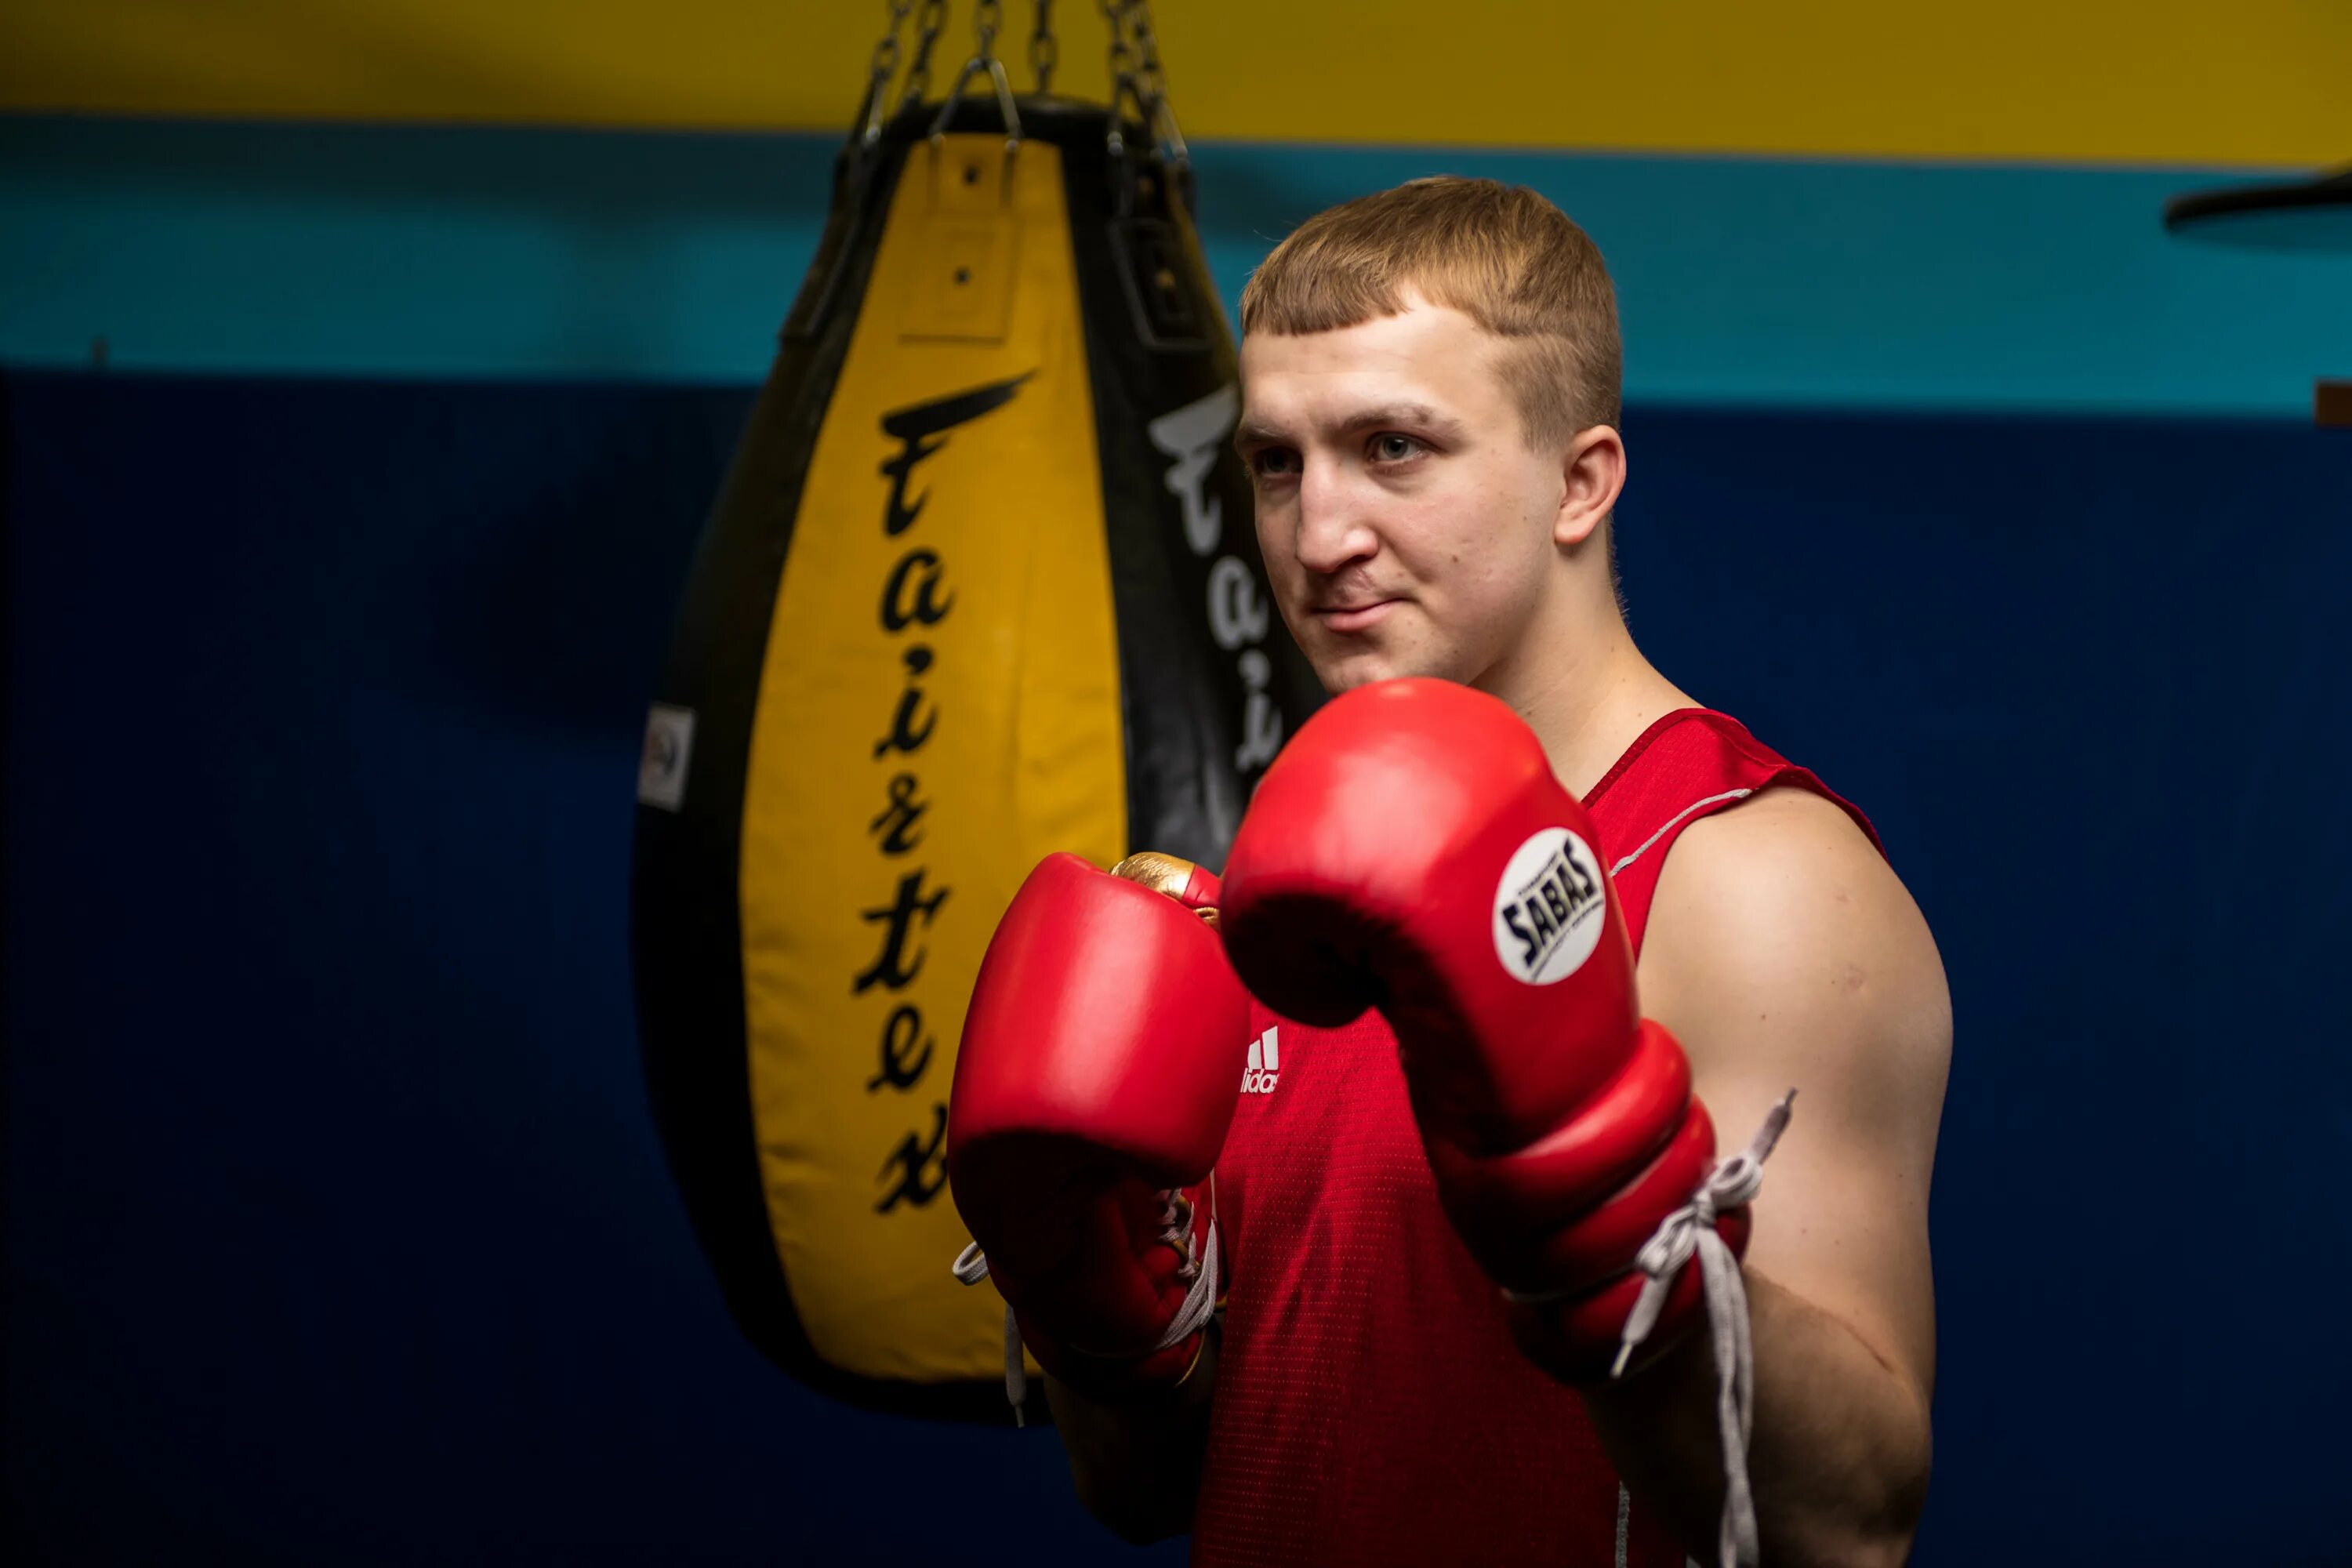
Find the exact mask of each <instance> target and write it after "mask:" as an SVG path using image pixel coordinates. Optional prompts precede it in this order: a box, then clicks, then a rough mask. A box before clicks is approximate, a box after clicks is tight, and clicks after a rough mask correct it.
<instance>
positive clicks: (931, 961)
mask: <svg viewBox="0 0 2352 1568" xmlns="http://www.w3.org/2000/svg"><path fill="white" fill-rule="evenodd" d="M908 9H909V7H908V5H906V4H904V3H903V0H902V3H900V4H898V5H894V6H893V12H894V23H895V21H897V20H903V18H904V17H905V16H906V15H907V13H908ZM940 9H942V8H941V7H936V6H934V7H927V10H926V16H927V18H928V21H927V25H926V26H925V28H924V32H923V36H922V38H921V40H920V43H919V54H918V56H917V58H916V61H915V65H914V67H913V68H912V70H911V72H910V83H909V87H908V90H907V91H906V92H905V93H903V94H902V95H901V98H900V103H899V108H898V111H897V112H896V113H892V114H885V113H884V111H883V97H884V94H885V93H886V92H887V89H889V87H890V85H891V81H890V78H891V74H892V73H891V71H890V70H889V69H888V68H887V67H888V64H889V63H891V62H892V61H894V59H895V53H896V49H895V44H896V37H895V26H894V33H893V35H892V37H890V39H889V40H888V42H889V44H890V45H891V46H892V47H891V48H890V50H889V51H888V53H887V55H886V54H885V53H884V52H882V51H877V67H876V70H875V75H874V81H873V83H872V86H871V87H870V89H869V95H868V104H867V111H866V114H864V115H863V116H861V123H860V125H859V126H858V128H857V129H856V131H855V132H853V134H852V136H851V139H850V141H849V142H848V144H847V145H846V146H845V149H844V151H843V153H842V155H841V158H840V160H839V163H838V166H837V171H836V179H835V191H834V197H833V205H832V210H831V216H830V218H829V220H828V222H827V225H826V227H825V230H824V237H823V239H822V241H821V243H820V245H819V248H818V251H817V255H816V258H815V260H814V263H813V264H812V266H811V268H810V269H809V272H808V275H807V277H806V278H805V279H804V280H803V283H802V286H801V290H800V294H799V296H798V298H797V299H796V300H794V302H793V308H792V311H791V314H790V316H789V318H788V319H787V321H786V322H785V326H784V331H783V338H782V351H781V353H779V355H778V357H777V359H776V362H775V366H774V369H773V370H772V373H771V374H770V375H769V377H768V380H767V384H766V386H765V388H764V389H763V390H762V392H761V395H760V398H759V401H758V403H757V405H755V407H754V408H753V410H752V413H751V420H750V424H749V426H748V427H747V428H746V430H745V432H744V435H743V437H742V443H741V446H740V448H739V449H738V451H737V453H736V456H735V459H734V462H733V465H732V467H731V468H730V472H729V474H728V477H727V480H726V483H725V486H724V489H723V490H722V492H721V494H720V496H719V501H718V503H717V506H716V508H715V510H714V511H713V513H712V515H711V518H710V520H709V524H708V526H707V529H706V531H705V532H704V535H703V538H702V541H701V542H700V545H699V547H698V552H697V554H696V557H695V561H694V564H693V567H692V571H691V575H690V577H689V580H688V586H687V590H686V595H685V599H684V603H683V605H682V606H681V608H680V611H679V614H678V620H677V629H676V633H675V638H674V642H673V645H672V647H671V650H670V655H669V658H668V662H667V668H666V670H665V672H664V674H663V677H662V680H661V689H660V695H659V699H658V700H657V701H656V703H655V705H654V708H653V710H652V713H651V715H650V718H649V721H648V724H647V730H646V755H645V763H644V769H643V773H642V775H641V778H640V783H639V791H638V794H639V802H640V804H639V807H638V812H637V832H636V859H635V922H634V923H635V959H636V985H637V1003H638V1015H639V1028H640V1035H641V1038H642V1041H643V1046H644V1052H645V1062H646V1078H647V1080H648V1084H649V1087H650V1089H651V1093H652V1098H653V1103H654V1109H655V1112H656V1119H657V1121H658V1122H659V1125H660V1128H661V1132H662V1136H663V1140H664V1142H665V1144H666V1146H667V1152H668V1156H669V1161H670V1165H671V1168H672V1171H673V1173H675V1175H676V1178H677V1183H678V1185H679V1187H680V1189H681V1190H682V1192H683V1194H684V1195H685V1199H686V1204H687V1207H688V1212H689V1214H690V1215H691V1217H692V1219H693V1223H694V1226H695V1228H696V1231H697V1233H698V1236H699V1237H700V1239H701V1242H702V1246H703V1247H704V1250H705V1251H706V1253H707V1254H708V1256H709V1259H710V1262H711V1265H712V1267H713V1269H714V1271H715V1272H716V1274H717V1276H718V1278H719V1282H720V1285H721V1288H722V1289H723V1291H724V1294H725V1296H726V1299H727V1301H728V1304H729V1306H730V1310H731V1311H732V1312H733V1315H734V1317H735V1320H736V1321H737V1322H738V1323H739V1324H740V1327H741V1328H742V1330H743V1331H744V1332H745V1334H746V1335H748V1336H749V1337H750V1338H751V1341H752V1342H754V1343H755V1344H757V1345H758V1346H759V1347H760V1349H761V1351H762V1352H765V1353H766V1354H767V1355H768V1356H769V1357H770V1358H772V1360H774V1361H775V1362H777V1363H780V1364H781V1365H782V1366H783V1367H785V1368H786V1369H788V1370H789V1371H791V1372H792V1373H794V1374H796V1375H797V1376H799V1377H801V1378H802V1379H803V1380H804V1381H806V1382H808V1383H809V1384H813V1385H814V1386H815V1387H818V1388H820V1389H823V1390H824V1391H826V1392H828V1393H831V1394H836V1395H838V1396H841V1397H844V1398H846V1399H850V1400H853V1401H855V1402H856V1403H859V1404H862V1405H867V1406H869V1407H873V1408H881V1409H890V1410H901V1411H908V1412H916V1413H926V1414H933V1415H971V1416H975V1417H979V1416H985V1417H986V1418H988V1419H992V1420H1002V1419H1003V1414H1004V1407H1003V1381H1002V1375H1003V1353H1004V1344H1003V1308H1002V1305H1001V1303H1000V1302H999V1301H998V1300H997V1299H996V1297H995V1295H994V1293H993V1292H992V1291H986V1290H966V1289H961V1288H960V1287H959V1286H958V1285H957V1284H956V1283H955V1281H954V1279H952V1277H951V1275H950V1268H949V1265H950V1262H951V1261H952V1260H953V1258H954V1257H955V1255H956V1253H957V1251H958V1249H959V1248H960V1247H961V1246H962V1244H963V1242H964V1241H965V1239H966V1237H965V1236H964V1234H963V1232H962V1229H961V1223H960V1221H959V1220H958V1218H957V1215H956V1213H955V1209H954V1206H953V1205H952V1204H950V1202H949V1201H948V1200H947V1196H946V1190H945V1184H944V1177H943V1173H942V1168H941V1163H940V1162H941V1153H942V1135H943V1132H944V1131H945V1127H946V1120H947V1110H946V1106H947V1099H948V1088H949V1084H950V1079H952V1077H953V1073H954V1053H955V1047H956V1042H957V1040H958V1039H959V1037H960V1036H961V1030H962V1025H963V1014H964V1007H965V1004H966V1001H967V1000H968V998H969V996H970V994H971V983H972V978H973V976H974V974H975V973H976V972H977V970H978V967H979V963H980V958H981V954H982V951H983V950H984V948H985V947H986V945H987V942H988V939H989V936H990V933H991V932H992V930H993V929H994V926H995V922H996V920H997V918H998V916H999V915H1000V914H1001V913H1002V912H1003V909H1004V907H1005V906H1006V905H1007V904H1008V903H1009V902H1010V901H1011V900H1012V897H1013V892H1014V890H1015V889H1017V888H1018V887H1019V885H1020V883H1021V879H1022V878H1023V877H1024V875H1026V873H1027V872H1028V870H1029V869H1030V868H1031V867H1032V866H1034V864H1035V863H1036V861H1037V860H1038V859H1039V858H1041V857H1042V856H1044V855H1045V854H1046V853H1047V852H1048V851H1052V850H1057V849H1061V850H1071V851H1075V852H1076V853H1078V854H1081V855H1084V856H1086V857H1087V858H1091V859H1093V860H1094V861H1096V862H1097V863H1098V864H1102V865H1108V864H1109V863H1110V862H1112V861H1114V860H1117V859H1118V858H1120V857H1121V856H1123V855H1125V854H1126V853H1127V852H1128V851H1129V850H1130V849H1134V848H1146V847H1148V848H1155V849H1163V850H1167V851H1169V852H1171V853H1173V854H1176V855H1181V856H1183V857H1185V858H1190V859H1194V860H1199V861H1202V862H1205V863H1207V864H1210V865H1212V866H1215V865H1219V864H1222V863H1223V857H1224V851H1225V847H1226V845H1227V843H1228V841H1229V839H1230V837H1231V835H1232V833H1233V831H1234V826H1235V825H1236V823H1237V821H1238V819H1239V816H1240V814H1241V810H1242V807H1243V805H1244V802H1245V801H1246V799H1247V798H1248V794H1249V790H1250V787H1251V785H1252V784H1254V783H1255V779H1256V777H1257V775H1258V773H1260V771H1261V770H1263V769H1264V767H1265V764H1266V763H1268V762H1269V761H1271V760H1272V758H1273V756H1274V753H1275V752H1276V749H1277V748H1278V747H1279V746H1280V745H1281V743H1282V742H1283V740H1284V738H1285V736H1286V733H1287V732H1288V731H1289V730H1290V729H1291V728H1292V727H1294V726H1295V725H1296V723H1297V721H1299V720H1300V719H1302V718H1304V717H1305V715H1306V713H1307V711H1308V710H1309V709H1310V708H1311V707H1312V705H1313V703H1314V702H1315V700H1317V698H1318V691H1317V689H1316V687H1315V684H1314V681H1313V678H1312V675H1311V673H1310V672H1309V671H1308V670H1307V668H1306V666H1305V664H1304V661H1303V660H1302V659H1301V658H1299V656H1298V654H1297V650H1296V649H1295V647H1293V646H1292V645H1291V644H1290V642H1289V640H1288V637H1287V636H1286V633H1285V631H1284V629H1283V626H1282V623H1281V619H1280V617H1279V616H1278V614H1277V613H1276V608H1275V605H1274V604H1273V602H1272V599H1271V597H1270V596H1269V595H1268V592H1267V589H1266V586H1265V574H1264V570H1263V567H1262V565H1261V563H1260V562H1259V560H1258V556H1257V552H1256V545H1255V537H1254V534H1253V531H1252V528H1251V521H1250V497H1249V488H1248V479H1247V477H1246V476H1245V475H1244V473H1242V472H1241V471H1240V468H1239V467H1238V464H1237V462H1236V459H1235V458H1234V455H1233V452H1232V449H1231V447H1230V445H1229V441H1230V437H1231V436H1232V432H1233V427H1234V420H1235V417H1236V414H1237V412H1238V395H1237V389H1236V386H1235V382H1234V348H1233V343H1232V341H1231V337H1230V334H1229V331H1228V329H1227V328H1226V326H1225V323H1224V319H1223V312H1222V310H1221V309H1220V307H1219V305H1218V302H1217V299H1216V296H1215V294H1214V292H1213V289H1212V285H1211V283H1210V280H1209V277H1208V273H1207V269H1206V267H1205V265H1204V264H1203V262H1202V257H1201V252H1200V247H1199V244H1198V242H1197V239H1196V238H1195V236H1194V233H1193V229H1192V219H1191V216H1190V212H1189V210H1188V206H1189V189H1190V184H1189V172H1188V170H1187V168H1186V166H1185V163H1184V160H1183V159H1182V157H1181V140H1179V139H1177V138H1175V136H1174V134H1173V122H1172V120H1171V119H1170V118H1169V117H1168V116H1167V112H1166V108H1165V101H1164V98H1163V97H1162V95H1161V94H1160V91H1159V88H1158V82H1159V77H1158V72H1157V68H1156V66H1157V62H1156V60H1150V70H1149V72H1148V74H1147V72H1146V71H1145V70H1144V68H1143V66H1144V62H1145V61H1146V59H1147V58H1148V54H1147V51H1148V50H1149V45H1150V34H1149V23H1148V19H1147V18H1145V17H1143V16H1142V15H1141V8H1140V6H1139V5H1134V4H1128V5H1108V6H1107V7H1106V10H1107V11H1108V14H1109V15H1110V16H1111V17H1112V20H1113V23H1114V35H1113V37H1114V46H1115V47H1114V51H1113V63H1114V77H1113V79H1114V81H1115V82H1116V83H1117V84H1118V91H1117V95H1116V96H1117V101H1116V102H1115V105H1114V107H1113V108H1111V109H1108V110H1106V109H1104V108H1102V107H1097V106H1092V105H1087V104H1081V103H1076V102H1073V101H1070V100H1065V99H1058V98H1053V97H1048V96H1045V94H1044V93H1043V92H1042V91H1041V92H1039V93H1037V94H1034V95H1030V96H1027V97H1024V98H1020V99H1017V100H1016V99H1015V98H1014V97H1013V94H1012V92H1011V90H1010V89H1009V88H1008V86H1007V85H1006V81H1005V77H1004V72H1003V67H1002V65H1000V64H999V63H997V61H996V60H995V58H994V56H993V50H992V33H993V30H994V13H995V7H994V6H993V5H982V7H981V15H980V17H979V21H980V24H981V26H980V29H979V31H980V34H981V47H980V50H979V53H978V54H977V55H976V56H975V57H974V58H972V60H971V62H970V63H968V64H967V65H966V66H965V68H964V69H963V71H962V72H961V75H960V76H959V78H958V79H957V83H956V87H955V89H954V90H952V91H950V93H949V94H948V95H947V98H946V99H945V100H944V101H943V102H940V103H926V102H924V101H923V94H922V89H921V86H920V78H921V76H922V73H923V70H924V68H925V67H926V65H927V63H928V61H929V55H930V52H931V48H932V47H933V45H934V44H935V43H936V41H937V37H938V31H939V20H938V19H939V12H940ZM1122 57H1123V58H1122ZM1041 74H1042V70H1041ZM974 83H977V84H978V90H976V91H970V92H967V91H966V90H965V89H967V88H968V87H971V85H972V84H974ZM1237 1087H1238V1086H1237Z"/></svg>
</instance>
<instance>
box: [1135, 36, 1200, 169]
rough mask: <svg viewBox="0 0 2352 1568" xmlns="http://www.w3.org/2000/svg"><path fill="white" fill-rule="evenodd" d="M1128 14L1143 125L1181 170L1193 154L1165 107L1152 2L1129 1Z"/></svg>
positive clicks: (1164, 80)
mask: <svg viewBox="0 0 2352 1568" xmlns="http://www.w3.org/2000/svg"><path fill="white" fill-rule="evenodd" d="M1127 12H1128V16H1129V19H1130V21H1131V22H1132V24H1133V26H1134V31H1135V43H1136V50H1137V54H1138V56H1139V60H1140V68H1139V71H1138V73H1137V74H1138V76H1139V83H1138V85H1139V87H1140V88H1141V89H1142V92H1143V110H1144V121H1143V122H1144V123H1145V124H1146V125H1148V126H1150V128H1151V132H1152V134H1153V135H1154V136H1156V137H1158V138H1159V139H1160V141H1161V142H1162V143H1163V144H1164V145H1165V147H1166V149H1167V153H1168V159H1169V162H1170V163H1173V164H1175V165H1176V166H1177V167H1178V168H1179V169H1182V168H1184V167H1186V166H1187V165H1189V164H1190V163H1192V150H1191V149H1190V148H1188V147H1186V146H1185V145H1184V133H1183V132H1181V131H1179V130H1178V129H1177V128H1176V111H1175V110H1173V109H1171V108H1170V107H1169V106H1168V76H1167V73H1166V72H1165V71H1164V70H1162V69H1161V68H1160V37H1159V35H1158V34H1156V33H1154V32H1153V31H1152V30H1151V0H1128V6H1127Z"/></svg>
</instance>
